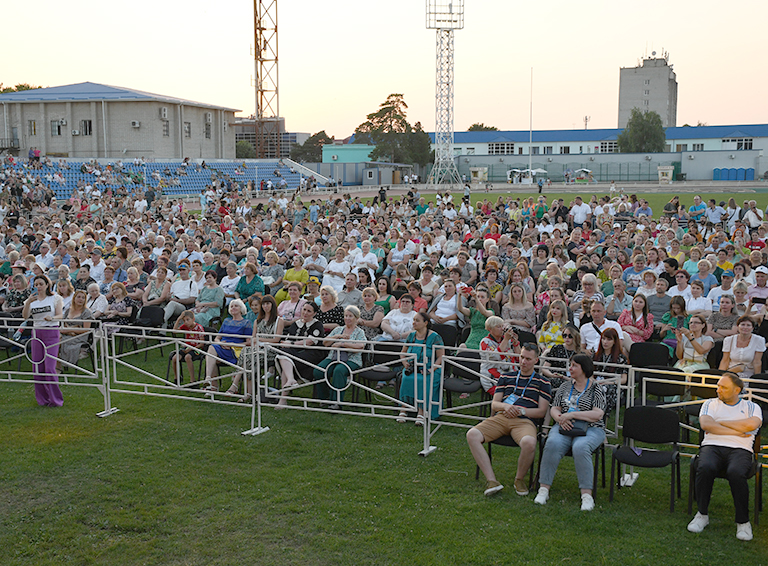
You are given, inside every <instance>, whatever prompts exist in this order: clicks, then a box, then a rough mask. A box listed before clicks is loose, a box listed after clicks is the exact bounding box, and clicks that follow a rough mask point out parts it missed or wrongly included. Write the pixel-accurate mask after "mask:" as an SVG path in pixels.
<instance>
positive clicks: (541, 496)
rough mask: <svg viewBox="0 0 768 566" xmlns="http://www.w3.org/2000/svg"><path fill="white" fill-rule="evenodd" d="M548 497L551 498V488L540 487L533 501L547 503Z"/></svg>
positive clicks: (541, 503)
mask: <svg viewBox="0 0 768 566" xmlns="http://www.w3.org/2000/svg"><path fill="white" fill-rule="evenodd" d="M547 499H549V489H547V488H546V487H540V488H539V493H537V494H536V499H534V500H533V502H534V503H538V504H539V505H546V504H547Z"/></svg>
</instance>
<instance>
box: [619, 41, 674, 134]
mask: <svg viewBox="0 0 768 566" xmlns="http://www.w3.org/2000/svg"><path fill="white" fill-rule="evenodd" d="M668 59H669V55H668V54H666V53H664V54H663V57H656V52H655V51H654V52H653V55H652V57H650V58H648V59H643V61H642V63H641V64H640V65H638V66H637V67H627V68H622V69H620V70H619V128H625V127H626V126H627V122H628V121H629V117H630V115H631V114H632V109H633V108H639V109H640V110H641V111H643V112H647V111H651V110H652V111H654V112H657V113H658V114H659V116H661V122H662V125H663V126H664V127H665V128H674V127H675V126H677V76H676V75H675V71H674V70H673V69H672V65H670V64H669V61H668Z"/></svg>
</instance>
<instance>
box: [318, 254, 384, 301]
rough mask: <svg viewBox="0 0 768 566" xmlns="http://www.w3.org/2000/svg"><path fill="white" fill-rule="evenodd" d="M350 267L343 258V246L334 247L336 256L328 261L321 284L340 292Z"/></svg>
mask: <svg viewBox="0 0 768 566" xmlns="http://www.w3.org/2000/svg"><path fill="white" fill-rule="evenodd" d="M377 264H378V260H377ZM350 269H351V267H350V265H349V263H347V262H346V261H345V260H344V248H342V247H341V246H339V247H338V248H337V249H336V256H335V257H334V259H333V260H331V261H330V262H328V266H327V267H326V268H325V272H324V275H323V285H330V286H331V287H333V288H334V289H335V290H336V292H337V293H339V292H341V291H342V289H344V283H345V278H346V277H347V273H349V271H350Z"/></svg>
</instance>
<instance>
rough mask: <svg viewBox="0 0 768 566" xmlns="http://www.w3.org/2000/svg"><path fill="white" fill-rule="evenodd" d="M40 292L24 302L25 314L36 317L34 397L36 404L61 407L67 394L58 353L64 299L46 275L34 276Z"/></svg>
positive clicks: (33, 339)
mask: <svg viewBox="0 0 768 566" xmlns="http://www.w3.org/2000/svg"><path fill="white" fill-rule="evenodd" d="M35 289H37V295H32V296H30V297H29V298H28V299H27V300H26V302H25V303H24V309H23V310H22V315H23V316H24V318H26V319H28V318H31V319H32V321H33V325H34V327H33V330H32V348H31V350H32V352H31V358H32V361H33V366H34V372H35V381H36V382H37V383H35V397H36V398H37V404H38V405H41V406H47V407H61V406H62V405H63V404H64V398H63V397H62V395H61V389H59V384H58V382H59V377H58V375H57V373H56V357H57V356H58V355H59V340H60V339H59V323H58V321H57V320H56V319H59V318H61V314H62V301H61V299H60V298H59V297H56V296H55V295H54V294H53V290H52V288H51V281H50V279H48V278H47V277H46V276H45V275H39V276H37V277H35Z"/></svg>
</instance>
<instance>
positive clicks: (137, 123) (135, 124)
mask: <svg viewBox="0 0 768 566" xmlns="http://www.w3.org/2000/svg"><path fill="white" fill-rule="evenodd" d="M139 126H141V122H139V121H138V120H132V121H131V128H138V127H139Z"/></svg>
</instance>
